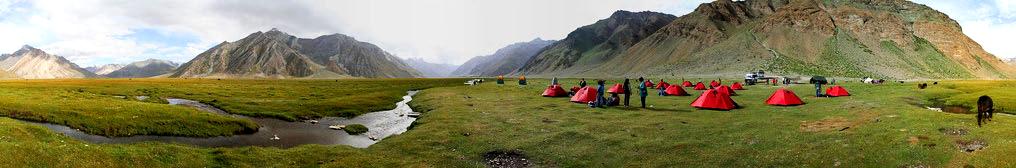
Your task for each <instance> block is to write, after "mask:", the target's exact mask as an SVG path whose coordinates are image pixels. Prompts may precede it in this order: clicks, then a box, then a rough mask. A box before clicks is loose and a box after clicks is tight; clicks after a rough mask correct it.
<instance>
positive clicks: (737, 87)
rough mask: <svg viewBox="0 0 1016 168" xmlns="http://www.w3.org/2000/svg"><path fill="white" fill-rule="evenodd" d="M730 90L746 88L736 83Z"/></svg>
mask: <svg viewBox="0 0 1016 168" xmlns="http://www.w3.org/2000/svg"><path fill="white" fill-rule="evenodd" d="M730 88H731V89H734V90H744V86H741V83H739V82H734V84H731V85H730Z"/></svg>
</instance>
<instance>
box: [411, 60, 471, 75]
mask: <svg viewBox="0 0 1016 168" xmlns="http://www.w3.org/2000/svg"><path fill="white" fill-rule="evenodd" d="M404 61H405V62H406V64H409V67H413V69H416V70H417V71H420V74H422V75H423V77H428V78H440V77H449V76H451V73H452V71H455V68H457V67H458V66H457V65H451V64H439V63H430V62H427V61H424V60H423V59H420V58H410V59H406V60H404Z"/></svg>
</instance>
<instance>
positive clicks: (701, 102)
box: [543, 81, 850, 110]
mask: <svg viewBox="0 0 1016 168" xmlns="http://www.w3.org/2000/svg"><path fill="white" fill-rule="evenodd" d="M643 84H644V85H646V87H647V88H656V89H657V90H659V89H663V90H664V91H663V93H662V94H663V96H691V94H688V92H686V91H685V90H684V88H683V87H692V88H693V89H694V90H704V92H702V95H699V97H698V98H697V99H695V101H693V102H692V103H691V106H692V107H696V108H701V109H712V110H733V109H735V108H737V107H738V105H737V102H734V99H732V98H731V96H736V95H737V93H736V92H734V91H735V90H745V89H744V86H742V85H741V83H738V82H734V83H733V84H731V85H730V86H726V85H723V84H722V83H720V82H717V81H712V82H710V84H709V85H710V86H711V87H710V88H706V86H705V84H703V83H702V82H698V83H697V84H692V83H691V82H689V81H684V82H683V83H681V85H671V84H668V83H666V82H662V81H661V82H660V83H659V84H654V83H652V82H649V81H646V82H645V83H643ZM571 91H572V92H574V94H573V95H571V102H576V103H589V102H592V101H596V93H597V90H596V88H594V87H590V86H587V87H583V88H579V87H577V86H576V87H573V88H571ZM624 91H625V90H624V87H623V86H622V85H621V84H615V85H614V86H613V87H610V88H609V89H607V91H606V92H607V93H614V94H624ZM543 96H544V97H567V96H569V93H568V92H567V91H565V90H564V88H562V87H561V85H560V84H555V85H551V86H548V87H547V89H546V90H544V91H543ZM826 96H829V97H841V96H850V93H849V92H847V90H846V89H845V88H843V87H842V86H839V85H836V86H833V87H830V88H829V89H827V90H826ZM766 104H768V105H774V106H796V105H802V104H804V101H801V98H800V97H798V96H797V94H794V92H793V91H790V90H787V89H786V88H779V89H777V90H776V92H774V93H773V94H772V95H770V96H769V99H766Z"/></svg>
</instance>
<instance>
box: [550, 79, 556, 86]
mask: <svg viewBox="0 0 1016 168" xmlns="http://www.w3.org/2000/svg"><path fill="white" fill-rule="evenodd" d="M550 85H551V86H553V85H557V77H554V79H551V80H550Z"/></svg>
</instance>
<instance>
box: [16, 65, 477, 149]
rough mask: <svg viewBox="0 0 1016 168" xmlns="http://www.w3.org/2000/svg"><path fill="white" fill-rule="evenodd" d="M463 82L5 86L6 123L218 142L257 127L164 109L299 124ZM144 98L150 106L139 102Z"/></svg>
mask: <svg viewBox="0 0 1016 168" xmlns="http://www.w3.org/2000/svg"><path fill="white" fill-rule="evenodd" d="M459 84H461V80H453V79H434V80H408V79H389V80H216V79H87V80H3V81H0V115H3V116H7V117H12V118H17V119H23V120H31V121H39V122H47V123H56V124H61V125H67V126H70V127H72V128H76V129H81V130H83V131H85V132H88V133H91V134H98V135H107V136H129V135H181V136H198V137H207V136H219V135H232V134H234V133H241V132H250V131H255V130H257V125H255V124H254V123H253V122H250V121H247V120H241V119H235V118H231V117H225V116H221V115H217V114H209V113H206V112H201V111H198V110H195V109H192V108H187V107H181V106H173V105H168V104H166V100H165V98H184V99H191V100H196V101H200V102H202V103H206V104H211V105H214V106H216V107H219V108H221V109H224V110H226V111H228V112H230V113H235V114H241V115H247V116H254V117H270V118H279V119H283V120H289V121H296V120H299V119H309V118H318V117H323V116H342V117H352V116H357V115H359V114H363V113H367V112H372V111H380V110H386V109H392V108H395V105H394V104H393V103H392V102H397V101H400V100H402V96H405V94H406V91H407V90H418V89H424V88H430V87H437V86H452V85H459ZM139 96H145V97H148V98H140V99H139Z"/></svg>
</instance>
